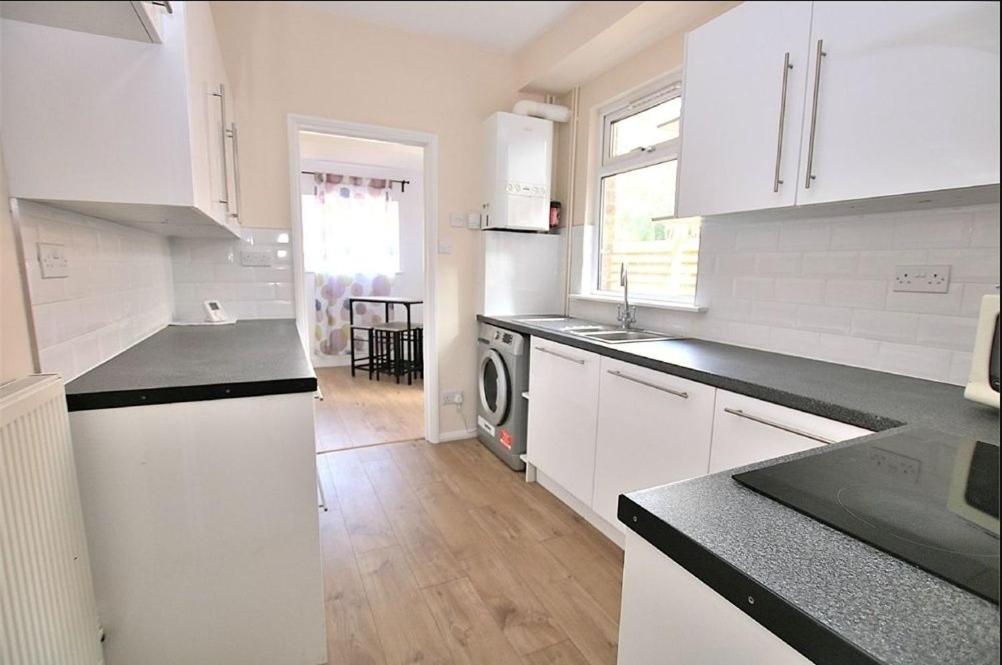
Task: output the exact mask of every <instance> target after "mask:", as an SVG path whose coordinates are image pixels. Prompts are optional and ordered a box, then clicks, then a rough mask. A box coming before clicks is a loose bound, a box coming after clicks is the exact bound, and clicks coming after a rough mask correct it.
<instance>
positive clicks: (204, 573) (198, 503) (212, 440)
mask: <svg viewBox="0 0 1002 665" xmlns="http://www.w3.org/2000/svg"><path fill="white" fill-rule="evenodd" d="M69 422H70V430H71V432H72V435H73V452H74V457H75V459H76V465H77V476H78V478H79V482H80V497H81V503H82V507H83V516H84V523H85V525H86V531H87V545H88V549H89V551H90V559H91V568H92V570H93V575H94V592H95V596H96V599H97V607H98V615H99V618H100V620H101V625H102V627H103V628H104V631H105V634H106V639H105V641H104V662H105V663H106V665H138V664H140V663H141V664H142V665H181V664H182V663H186V664H189V665H195V664H206V665H207V664H209V663H213V664H215V665H233V664H235V663H240V664H241V665H250V664H253V665H273V664H276V663H282V665H315V664H316V663H322V662H324V658H325V655H326V637H325V627H324V596H323V574H322V567H321V566H322V558H321V554H320V527H319V524H318V522H317V485H316V450H315V445H314V441H313V437H314V432H313V430H314V424H313V422H314V419H313V393H309V392H303V393H292V394H286V395H264V396H261V397H241V398H235V399H217V400H208V401H200V402H177V403H173V404H155V405H150V406H136V407H124V408H110V409H95V410H86V411H74V412H72V413H70V415H69ZM6 662H7V661H4V663H6ZM47 662H57V661H56V660H50V661H47ZM58 662H61V663H65V662H69V661H67V660H59V661H58ZM73 662H82V661H80V660H74V661H73ZM332 662H333V661H332Z"/></svg>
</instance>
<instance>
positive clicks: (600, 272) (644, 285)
mask: <svg viewBox="0 0 1002 665" xmlns="http://www.w3.org/2000/svg"><path fill="white" fill-rule="evenodd" d="M681 113H682V86H681V83H680V82H678V81H673V82H671V83H670V84H667V85H666V84H662V85H661V86H659V87H658V88H657V89H655V90H653V91H650V90H648V91H646V93H645V94H641V95H637V96H636V97H634V98H632V99H631V100H629V101H628V102H626V103H620V104H618V105H617V106H615V107H611V108H610V109H607V110H606V112H605V113H604V114H603V116H602V136H601V141H602V143H601V145H602V160H601V164H600V166H599V169H598V181H597V183H596V184H597V192H598V196H599V208H598V210H599V213H600V215H599V242H598V257H597V258H598V266H597V268H598V269H597V271H596V272H597V276H598V283H597V284H596V288H597V290H598V292H599V293H603V292H605V293H619V292H620V291H621V286H620V283H619V271H620V265H621V264H623V263H625V264H627V266H628V268H629V271H630V291H631V292H632V293H635V294H636V295H638V296H640V297H644V298H649V299H652V300H664V301H678V302H685V303H689V304H691V303H692V302H693V300H694V298H695V296H696V267H697V260H698V255H699V225H700V219H699V218H698V217H691V218H677V217H675V182H676V177H675V176H676V173H677V170H678V144H679V120H680V117H681Z"/></svg>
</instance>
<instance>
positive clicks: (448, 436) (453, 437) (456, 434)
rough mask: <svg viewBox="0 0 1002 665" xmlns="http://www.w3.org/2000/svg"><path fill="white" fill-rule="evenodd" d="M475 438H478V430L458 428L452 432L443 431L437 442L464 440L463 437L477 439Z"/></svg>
mask: <svg viewBox="0 0 1002 665" xmlns="http://www.w3.org/2000/svg"><path fill="white" fill-rule="evenodd" d="M475 438H477V430H475V429H458V430H455V431H452V432H441V433H440V434H439V435H438V441H437V443H445V442H447V441H462V440H463V439H475Z"/></svg>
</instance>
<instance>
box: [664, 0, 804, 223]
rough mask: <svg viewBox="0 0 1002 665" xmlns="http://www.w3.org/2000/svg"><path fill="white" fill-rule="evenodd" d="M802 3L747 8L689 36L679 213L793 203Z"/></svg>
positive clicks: (800, 93)
mask: <svg viewBox="0 0 1002 665" xmlns="http://www.w3.org/2000/svg"><path fill="white" fill-rule="evenodd" d="M810 29H811V3H809V2H746V3H744V4H741V5H739V6H738V7H736V8H734V9H732V10H730V11H729V12H727V13H725V14H723V15H721V16H719V17H718V18H716V19H714V20H713V21H710V22H709V23H707V24H706V25H704V26H702V27H700V28H698V29H696V30H693V31H692V32H690V33H689V35H688V37H687V38H686V43H685V73H684V76H683V78H682V85H683V86H684V87H683V93H682V100H683V101H682V150H681V155H680V158H679V175H678V215H679V217H689V216H695V215H715V214H723V213H729V212H737V211H742V210H758V209H762V208H778V207H782V206H791V205H793V204H794V201H795V196H796V190H797V183H796V179H797V160H798V151H799V148H800V130H801V123H802V120H803V115H804V91H805V89H806V82H807V67H808V65H807V57H808V44H807V39H808V34H809V33H810Z"/></svg>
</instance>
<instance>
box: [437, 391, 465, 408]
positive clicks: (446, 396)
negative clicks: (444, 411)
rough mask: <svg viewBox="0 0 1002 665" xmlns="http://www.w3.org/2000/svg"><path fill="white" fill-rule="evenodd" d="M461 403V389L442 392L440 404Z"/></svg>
mask: <svg viewBox="0 0 1002 665" xmlns="http://www.w3.org/2000/svg"><path fill="white" fill-rule="evenodd" d="M462 403H463V391H462V390H446V391H445V392H444V393H442V404H443V405H448V404H457V405H458V404H462Z"/></svg>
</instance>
